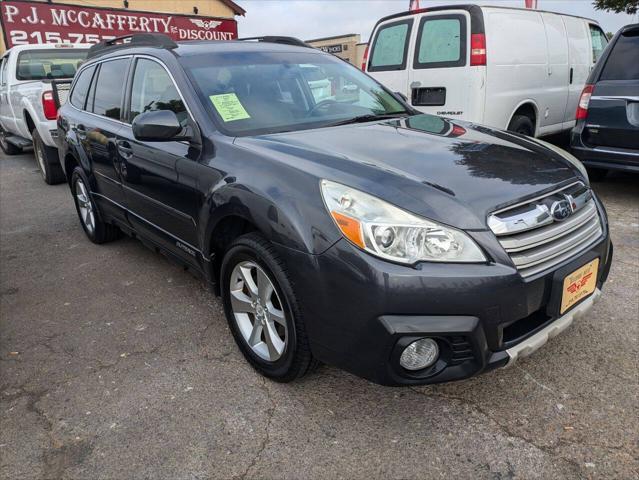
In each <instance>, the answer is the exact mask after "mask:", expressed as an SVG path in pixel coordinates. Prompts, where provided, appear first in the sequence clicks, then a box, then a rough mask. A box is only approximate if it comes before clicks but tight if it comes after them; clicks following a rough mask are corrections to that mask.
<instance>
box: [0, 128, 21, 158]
mask: <svg viewBox="0 0 639 480" xmlns="http://www.w3.org/2000/svg"><path fill="white" fill-rule="evenodd" d="M7 136H8V134H7V132H5V131H4V129H3V128H0V148H1V149H2V151H3V152H4V153H6V154H7V155H18V154H19V153H21V152H22V149H21V148H20V147H16V146H15V145H14V144H12V143H9V142H7V138H6V137H7Z"/></svg>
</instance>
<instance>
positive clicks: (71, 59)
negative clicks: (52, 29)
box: [16, 48, 88, 80]
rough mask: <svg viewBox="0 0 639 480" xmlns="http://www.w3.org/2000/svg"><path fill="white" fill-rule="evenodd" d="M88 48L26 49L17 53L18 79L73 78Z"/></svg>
mask: <svg viewBox="0 0 639 480" xmlns="http://www.w3.org/2000/svg"><path fill="white" fill-rule="evenodd" d="M87 52H88V50H79V49H76V48H74V49H68V50H61V49H57V48H51V49H47V50H27V51H24V52H21V53H20V55H18V68H17V71H16V78H17V79H18V80H44V79H49V80H51V79H55V78H73V76H74V75H75V72H76V70H77V69H78V67H79V66H80V65H82V62H84V59H85V58H86V57H87Z"/></svg>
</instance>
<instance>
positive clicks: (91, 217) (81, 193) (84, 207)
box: [75, 178, 95, 234]
mask: <svg viewBox="0 0 639 480" xmlns="http://www.w3.org/2000/svg"><path fill="white" fill-rule="evenodd" d="M75 198H76V200H77V202H78V209H79V210H80V219H81V220H82V223H83V224H84V226H85V227H86V229H87V231H88V232H89V233H90V234H93V232H94V230H95V213H94V211H93V204H92V203H91V199H90V198H89V191H88V189H87V188H86V186H85V185H84V182H83V181H82V179H81V178H78V180H77V181H76V182H75Z"/></svg>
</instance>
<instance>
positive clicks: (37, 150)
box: [0, 44, 90, 185]
mask: <svg viewBox="0 0 639 480" xmlns="http://www.w3.org/2000/svg"><path fill="white" fill-rule="evenodd" d="M89 47H90V45H78V44H73V45H71V44H40V45H19V46H16V47H13V48H11V49H9V50H7V51H6V52H5V53H4V54H3V55H2V58H1V59H0V147H2V151H3V152H4V153H5V154H7V155H16V154H18V153H20V152H21V151H22V149H23V148H26V147H30V146H33V150H34V155H35V157H36V160H37V161H38V166H39V168H40V171H41V172H42V177H43V178H44V181H45V182H46V183H48V184H50V185H52V184H55V183H60V182H62V181H64V173H63V172H62V169H61V167H60V163H59V160H58V150H57V146H56V142H55V139H56V137H57V126H56V119H57V114H58V107H59V106H60V105H61V104H63V103H65V102H66V98H62V96H63V95H64V94H65V92H68V85H69V84H70V82H71V80H72V79H73V76H74V75H75V72H76V70H77V69H78V67H79V66H80V64H81V63H82V62H83V61H84V59H85V58H86V55H87V51H88V49H89ZM65 83H66V87H67V89H66V90H65V88H64V86H65ZM54 85H56V86H58V87H59V88H54Z"/></svg>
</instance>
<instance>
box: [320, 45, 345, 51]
mask: <svg viewBox="0 0 639 480" xmlns="http://www.w3.org/2000/svg"><path fill="white" fill-rule="evenodd" d="M318 48H319V49H320V50H321V51H322V52H326V53H342V46H341V45H326V46H323V47H318Z"/></svg>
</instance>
